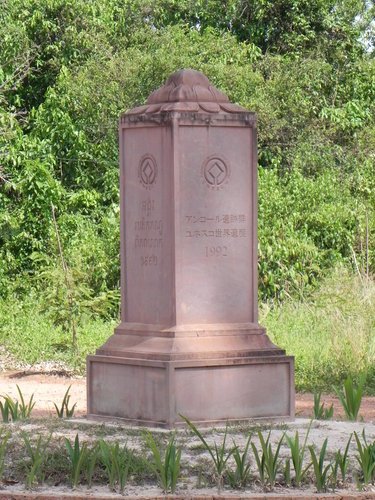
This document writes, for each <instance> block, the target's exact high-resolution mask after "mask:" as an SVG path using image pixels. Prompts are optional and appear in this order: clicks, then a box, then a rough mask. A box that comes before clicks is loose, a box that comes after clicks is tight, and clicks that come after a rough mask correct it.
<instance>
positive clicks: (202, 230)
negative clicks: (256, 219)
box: [184, 214, 248, 257]
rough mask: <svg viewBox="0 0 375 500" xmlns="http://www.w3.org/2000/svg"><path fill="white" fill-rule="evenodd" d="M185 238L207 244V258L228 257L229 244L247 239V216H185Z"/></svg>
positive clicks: (205, 250)
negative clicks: (234, 240) (240, 239)
mask: <svg viewBox="0 0 375 500" xmlns="http://www.w3.org/2000/svg"><path fill="white" fill-rule="evenodd" d="M184 223H185V231H184V237H185V238H189V239H193V240H194V239H200V240H202V241H204V242H205V243H207V245H206V246H205V247H204V255H205V256H206V257H227V256H228V255H229V252H230V246H228V245H229V243H230V242H231V241H233V239H234V238H236V239H237V238H247V237H248V230H247V224H246V223H247V217H246V215H245V214H210V215H185V216H184Z"/></svg>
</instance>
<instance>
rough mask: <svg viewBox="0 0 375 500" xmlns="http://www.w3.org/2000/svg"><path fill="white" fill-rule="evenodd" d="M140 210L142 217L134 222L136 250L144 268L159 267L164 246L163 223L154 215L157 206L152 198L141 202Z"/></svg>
mask: <svg viewBox="0 0 375 500" xmlns="http://www.w3.org/2000/svg"><path fill="white" fill-rule="evenodd" d="M139 210H140V213H141V217H140V218H139V219H137V220H136V221H134V231H135V238H134V248H135V250H136V251H137V252H139V253H140V254H139V262H140V265H141V266H142V267H151V266H157V265H158V264H159V261H160V252H161V249H162V246H163V221H162V220H161V219H158V218H157V215H156V214H155V215H156V216H155V215H154V212H155V210H156V204H155V200H153V199H151V198H147V199H144V200H141V201H140V205H139ZM155 251H157V253H158V254H156V253H154V252H155Z"/></svg>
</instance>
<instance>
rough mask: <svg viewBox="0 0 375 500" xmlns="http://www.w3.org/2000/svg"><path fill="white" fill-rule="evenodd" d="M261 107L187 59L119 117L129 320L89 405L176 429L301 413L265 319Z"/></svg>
mask: <svg viewBox="0 0 375 500" xmlns="http://www.w3.org/2000/svg"><path fill="white" fill-rule="evenodd" d="M256 155H257V151H256V127H255V115H254V114H253V113H250V112H248V111H246V110H244V109H243V108H241V107H239V106H236V105H234V104H231V103H230V102H229V100H228V98H227V96H225V95H224V94H223V93H222V92H220V91H219V90H217V89H216V88H215V87H213V86H212V85H211V84H210V82H209V81H208V79H207V77H206V76H204V75H203V74H202V73H199V72H197V71H194V70H182V71H179V72H177V73H175V74H173V75H171V77H170V78H169V79H168V80H167V82H166V84H165V85H164V86H162V87H161V88H160V89H158V90H156V91H155V92H154V93H153V94H151V96H150V97H149V99H148V101H147V104H146V105H145V106H141V107H139V108H136V109H133V110H130V111H129V112H128V113H125V114H124V115H122V117H121V119H120V168H121V186H120V189H121V265H122V267H121V289H122V303H121V309H122V319H121V324H120V325H119V326H118V327H117V328H116V330H115V334H114V335H113V336H112V337H110V338H109V339H108V341H107V342H106V343H105V344H104V345H103V346H102V347H101V348H99V349H98V350H97V353H96V355H95V356H91V357H89V358H88V413H89V415H90V416H116V417H119V418H125V419H127V420H132V421H134V422H137V423H147V424H149V425H150V424H152V423H153V424H155V425H160V426H166V427H173V426H174V425H176V424H178V423H181V419H180V417H179V413H183V414H184V415H186V416H187V417H189V418H191V419H193V420H195V421H199V422H206V423H208V422H212V421H221V420H226V419H233V420H236V419H237V420H242V419H246V418H262V417H273V418H277V417H283V418H286V417H292V416H293V414H294V382H293V359H292V358H291V357H288V356H285V353H284V351H282V350H281V349H279V348H278V347H277V346H275V345H274V344H272V343H271V341H270V340H269V338H268V336H267V335H266V332H265V330H264V328H262V327H261V326H260V325H259V324H258V305H257V172H256V166H257V156H256Z"/></svg>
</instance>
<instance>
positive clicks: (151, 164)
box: [138, 155, 158, 189]
mask: <svg viewBox="0 0 375 500" xmlns="http://www.w3.org/2000/svg"><path fill="white" fill-rule="evenodd" d="M157 175H158V167H157V165H156V161H155V158H154V157H153V156H151V155H145V156H143V157H142V158H141V161H140V163H139V167H138V177H139V181H140V183H141V184H142V185H143V187H145V188H146V189H151V187H152V186H153V184H155V181H156V177H157Z"/></svg>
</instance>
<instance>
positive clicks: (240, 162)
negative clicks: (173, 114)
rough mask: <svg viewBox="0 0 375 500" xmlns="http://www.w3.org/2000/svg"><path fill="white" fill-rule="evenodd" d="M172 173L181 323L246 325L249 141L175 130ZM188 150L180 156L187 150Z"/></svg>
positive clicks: (237, 132)
mask: <svg viewBox="0 0 375 500" xmlns="http://www.w3.org/2000/svg"><path fill="white" fill-rule="evenodd" d="M181 136H182V144H183V145H184V146H183V147H184V148H186V149H183V151H182V155H181V156H182V162H183V164H182V165H181V172H180V176H181V177H180V182H181V184H180V186H181V187H180V192H181V193H182V196H181V200H180V203H181V212H180V218H179V220H180V232H181V234H180V241H181V245H182V249H181V253H180V256H181V266H180V276H181V281H180V282H181V283H182V287H181V295H180V300H179V301H177V310H178V312H179V314H180V321H181V322H182V323H185V322H190V323H239V322H240V323H241V322H244V323H245V322H250V321H252V311H253V308H252V301H253V297H254V291H253V287H254V281H253V277H254V266H253V263H252V258H253V254H254V248H253V244H252V243H253V238H252V234H253V229H254V226H253V217H252V213H253V207H252V200H253V189H254V176H253V171H252V168H251V156H250V154H251V135H250V132H249V130H248V129H247V130H246V129H245V130H244V129H242V130H241V129H238V128H231V127H228V128H226V127H212V128H203V127H194V128H193V127H192V128H188V127H186V128H183V129H182V130H181V131H180V137H181ZM189 143H191V144H194V145H195V148H194V149H193V148H188V146H187V145H188V144H189Z"/></svg>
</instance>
